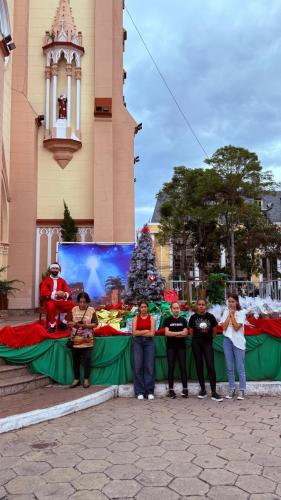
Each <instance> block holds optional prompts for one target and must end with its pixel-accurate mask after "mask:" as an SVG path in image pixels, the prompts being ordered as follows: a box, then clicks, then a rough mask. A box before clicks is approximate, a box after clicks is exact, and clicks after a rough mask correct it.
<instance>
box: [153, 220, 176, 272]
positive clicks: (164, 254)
mask: <svg viewBox="0 0 281 500" xmlns="http://www.w3.org/2000/svg"><path fill="white" fill-rule="evenodd" d="M148 228H149V232H150V234H151V236H152V240H153V246H154V251H155V257H156V262H157V266H158V269H159V271H160V273H161V274H162V276H163V278H165V280H166V282H168V281H169V280H170V279H171V273H172V270H173V262H172V253H171V252H172V248H171V245H160V243H159V241H158V239H157V235H158V233H159V223H153V222H151V223H150V224H148Z"/></svg>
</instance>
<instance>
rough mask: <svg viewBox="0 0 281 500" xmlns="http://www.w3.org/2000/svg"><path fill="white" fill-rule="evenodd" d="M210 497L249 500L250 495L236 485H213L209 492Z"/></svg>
mask: <svg viewBox="0 0 281 500" xmlns="http://www.w3.org/2000/svg"><path fill="white" fill-rule="evenodd" d="M208 498H212V499H213V500H247V499H248V498H249V495H248V493H246V492H245V491H242V490H240V488H237V487H236V486H213V487H212V488H211V489H210V491H209V493H208Z"/></svg>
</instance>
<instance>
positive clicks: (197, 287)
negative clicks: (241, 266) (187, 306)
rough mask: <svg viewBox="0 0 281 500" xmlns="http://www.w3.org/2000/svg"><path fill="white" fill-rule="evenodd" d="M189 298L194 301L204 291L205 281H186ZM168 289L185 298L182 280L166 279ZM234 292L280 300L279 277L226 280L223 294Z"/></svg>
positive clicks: (180, 298)
mask: <svg viewBox="0 0 281 500" xmlns="http://www.w3.org/2000/svg"><path fill="white" fill-rule="evenodd" d="M188 287H189V297H190V300H192V301H195V300H197V299H198V297H200V296H204V295H205V293H206V282H205V281H202V280H191V281H189V282H188ZM167 288H168V289H169V290H176V291H177V293H178V298H179V300H182V301H185V300H187V295H188V294H187V285H186V281H184V280H169V281H167ZM231 292H235V293H238V295H240V296H242V297H261V298H265V297H271V299H272V300H281V279H280V280H271V281H260V282H259V283H257V284H256V283H254V282H253V281H242V280H240V281H227V283H226V287H225V296H227V294H228V293H231Z"/></svg>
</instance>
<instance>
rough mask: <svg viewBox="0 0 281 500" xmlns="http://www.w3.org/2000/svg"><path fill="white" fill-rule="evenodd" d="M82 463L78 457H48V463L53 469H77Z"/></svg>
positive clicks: (53, 455)
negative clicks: (76, 466)
mask: <svg viewBox="0 0 281 500" xmlns="http://www.w3.org/2000/svg"><path fill="white" fill-rule="evenodd" d="M81 461H82V458H81V457H78V455H74V454H71V455H55V454H52V455H51V456H48V458H47V459H46V462H48V463H49V464H50V465H51V466H52V467H75V465H77V464H79V463H80V462H81Z"/></svg>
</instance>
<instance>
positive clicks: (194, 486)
mask: <svg viewBox="0 0 281 500" xmlns="http://www.w3.org/2000/svg"><path fill="white" fill-rule="evenodd" d="M169 487H170V488H171V489H173V490H174V491H176V492H177V493H179V494H180V495H201V496H202V495H205V494H206V493H207V492H208V491H209V485H208V484H206V483H204V482H203V481H201V480H200V479H198V478H195V477H186V478H183V477H178V478H176V479H173V481H172V482H171V483H170V485H169Z"/></svg>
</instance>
